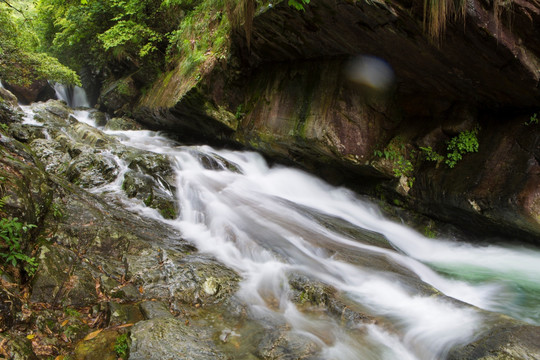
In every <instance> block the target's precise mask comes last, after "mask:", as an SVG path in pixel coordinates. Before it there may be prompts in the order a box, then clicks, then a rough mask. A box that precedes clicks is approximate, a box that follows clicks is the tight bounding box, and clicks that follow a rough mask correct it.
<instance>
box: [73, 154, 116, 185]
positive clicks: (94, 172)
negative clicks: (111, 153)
mask: <svg viewBox="0 0 540 360" xmlns="http://www.w3.org/2000/svg"><path fill="white" fill-rule="evenodd" d="M118 173H119V169H118V165H117V164H116V162H115V161H114V159H113V158H112V157H107V156H104V155H102V154H97V153H83V154H81V155H79V156H78V157H77V158H75V159H74V160H73V161H72V162H71V163H70V164H69V167H68V168H67V170H66V176H67V178H68V180H69V181H71V182H72V183H74V184H76V185H79V186H81V187H83V188H93V187H96V186H99V185H103V184H106V183H110V182H112V181H114V180H115V179H116V177H117V176H118Z"/></svg>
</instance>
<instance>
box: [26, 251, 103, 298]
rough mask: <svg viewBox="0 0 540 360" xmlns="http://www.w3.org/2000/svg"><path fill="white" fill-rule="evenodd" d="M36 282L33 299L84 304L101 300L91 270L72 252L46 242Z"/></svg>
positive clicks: (41, 254) (34, 281)
mask: <svg viewBox="0 0 540 360" xmlns="http://www.w3.org/2000/svg"><path fill="white" fill-rule="evenodd" d="M38 262H39V267H38V271H37V272H36V275H35V277H34V279H33V282H32V293H31V296H30V300H31V301H32V302H44V303H49V304H61V305H64V306H75V307H83V306H90V305H94V304H96V303H97V300H98V297H97V293H96V283H95V280H94V276H93V275H94V274H93V271H92V270H91V269H89V267H88V266H87V265H86V264H85V263H81V262H79V260H78V257H77V255H76V254H75V253H73V252H72V251H70V250H68V249H65V248H63V247H61V246H53V245H44V246H42V247H41V252H40V255H39V257H38Z"/></svg>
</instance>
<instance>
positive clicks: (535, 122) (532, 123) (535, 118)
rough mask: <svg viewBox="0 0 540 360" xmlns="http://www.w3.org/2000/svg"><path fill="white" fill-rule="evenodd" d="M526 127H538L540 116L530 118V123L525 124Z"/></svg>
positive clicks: (535, 114) (534, 115)
mask: <svg viewBox="0 0 540 360" xmlns="http://www.w3.org/2000/svg"><path fill="white" fill-rule="evenodd" d="M525 125H526V126H530V125H538V114H537V113H534V114H532V115H531V117H530V118H529V121H527V122H525Z"/></svg>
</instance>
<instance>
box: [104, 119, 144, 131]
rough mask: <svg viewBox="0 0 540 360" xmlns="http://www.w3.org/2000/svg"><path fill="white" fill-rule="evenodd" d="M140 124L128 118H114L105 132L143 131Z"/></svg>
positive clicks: (106, 126) (107, 125) (108, 123)
mask: <svg viewBox="0 0 540 360" xmlns="http://www.w3.org/2000/svg"><path fill="white" fill-rule="evenodd" d="M141 129H142V126H141V124H139V123H138V122H136V121H135V120H133V119H130V118H128V117H114V118H112V119H110V120H109V121H108V122H107V124H106V125H105V130H141Z"/></svg>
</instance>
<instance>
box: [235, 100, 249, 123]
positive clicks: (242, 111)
mask: <svg viewBox="0 0 540 360" xmlns="http://www.w3.org/2000/svg"><path fill="white" fill-rule="evenodd" d="M245 115H246V112H245V109H244V104H240V105H238V107H237V108H236V112H235V113H234V117H235V118H236V119H237V120H239V119H241V118H243V117H244V116H245Z"/></svg>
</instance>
